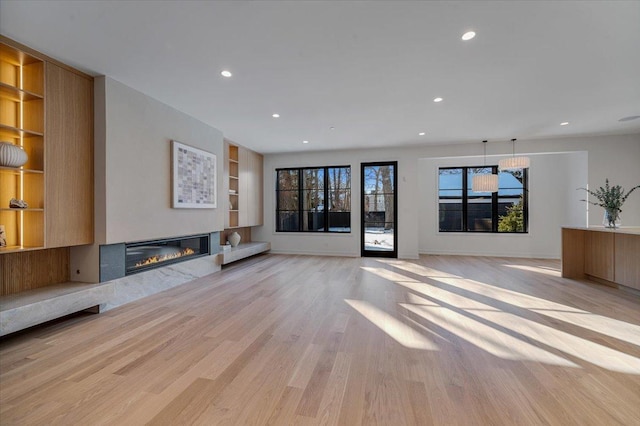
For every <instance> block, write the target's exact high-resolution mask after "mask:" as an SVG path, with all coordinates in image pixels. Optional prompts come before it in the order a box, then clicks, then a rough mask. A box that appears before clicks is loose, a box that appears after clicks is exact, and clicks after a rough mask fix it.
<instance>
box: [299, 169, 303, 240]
mask: <svg viewBox="0 0 640 426" xmlns="http://www.w3.org/2000/svg"><path fill="white" fill-rule="evenodd" d="M303 173H304V169H298V232H301V231H303V228H302V227H303V224H304V222H303V219H304V211H303V202H302V197H303V194H304V191H303V190H302V188H303V186H304V174H303Z"/></svg>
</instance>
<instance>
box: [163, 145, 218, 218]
mask: <svg viewBox="0 0 640 426" xmlns="http://www.w3.org/2000/svg"><path fill="white" fill-rule="evenodd" d="M171 144H172V152H173V156H172V158H173V208H196V209H213V208H216V196H217V194H216V156H215V154H212V153H210V152H207V151H203V150H201V149H198V148H194V147H191V146H188V145H185V144H182V143H180V142H178V141H171Z"/></svg>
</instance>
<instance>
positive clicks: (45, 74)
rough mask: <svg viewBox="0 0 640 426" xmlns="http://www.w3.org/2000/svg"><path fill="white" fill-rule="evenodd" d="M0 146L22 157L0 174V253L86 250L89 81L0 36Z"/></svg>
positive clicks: (90, 128) (90, 237)
mask: <svg viewBox="0 0 640 426" xmlns="http://www.w3.org/2000/svg"><path fill="white" fill-rule="evenodd" d="M0 139H1V140H2V141H6V142H10V143H13V144H15V145H18V146H21V147H22V148H23V149H24V151H25V152H26V153H27V155H28V157H29V160H28V162H27V163H26V164H25V165H23V166H22V167H17V168H16V167H0V224H1V225H4V227H5V232H6V237H7V245H6V246H4V247H0V253H11V252H20V251H25V250H34V249H43V248H53V247H68V246H74V245H80V244H90V243H92V242H93V79H92V78H91V77H90V76H87V75H84V74H82V73H80V72H77V71H74V70H72V69H70V68H68V67H66V66H64V65H62V64H59V63H57V62H56V61H54V60H51V59H50V58H47V57H45V56H43V55H40V54H38V53H37V52H34V51H32V50H31V49H28V48H26V47H24V46H20V45H19V44H17V43H15V42H12V41H11V40H8V39H6V38H4V37H3V38H2V40H1V42H0ZM11 198H16V199H20V200H24V201H26V202H27V204H28V208H26V209H13V208H9V200H10V199H11Z"/></svg>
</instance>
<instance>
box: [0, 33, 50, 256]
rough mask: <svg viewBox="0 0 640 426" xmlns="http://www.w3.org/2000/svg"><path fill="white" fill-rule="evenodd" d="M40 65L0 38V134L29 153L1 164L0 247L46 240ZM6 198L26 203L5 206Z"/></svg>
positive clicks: (20, 247) (41, 244)
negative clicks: (0, 238) (2, 239)
mask: <svg viewBox="0 0 640 426" xmlns="http://www.w3.org/2000/svg"><path fill="white" fill-rule="evenodd" d="M44 71H45V62H44V61H43V60H41V59H39V58H36V57H35V56H32V55H29V54H27V53H25V52H22V51H20V50H18V49H16V48H14V47H11V46H8V45H6V44H4V43H1V44H0V140H2V141H4V142H10V143H13V144H14V145H18V146H21V147H22V148H23V149H24V150H25V152H26V153H27V155H28V156H29V160H28V161H27V163H26V164H25V165H24V166H23V167H19V168H13V167H0V224H2V225H4V227H5V232H6V237H7V245H6V246H5V247H0V253H7V252H14V251H21V250H30V249H31V250H33V249H37V248H43V247H44V245H45V237H44V221H45V195H44V194H45V181H44V175H45V160H44V140H45V139H44V127H45V114H44V102H45V100H44V97H45V82H44V80H45V79H44ZM11 198H16V199H19V200H24V201H26V202H27V204H28V205H29V208H28V209H11V208H9V200H10V199H11Z"/></svg>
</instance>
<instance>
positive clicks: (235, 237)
mask: <svg viewBox="0 0 640 426" xmlns="http://www.w3.org/2000/svg"><path fill="white" fill-rule="evenodd" d="M240 239H241V237H240V234H238V233H237V232H235V231H234V232H233V234H231V235H229V237H228V238H227V241H229V244H231V247H236V246H237V245H238V244H240Z"/></svg>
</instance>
